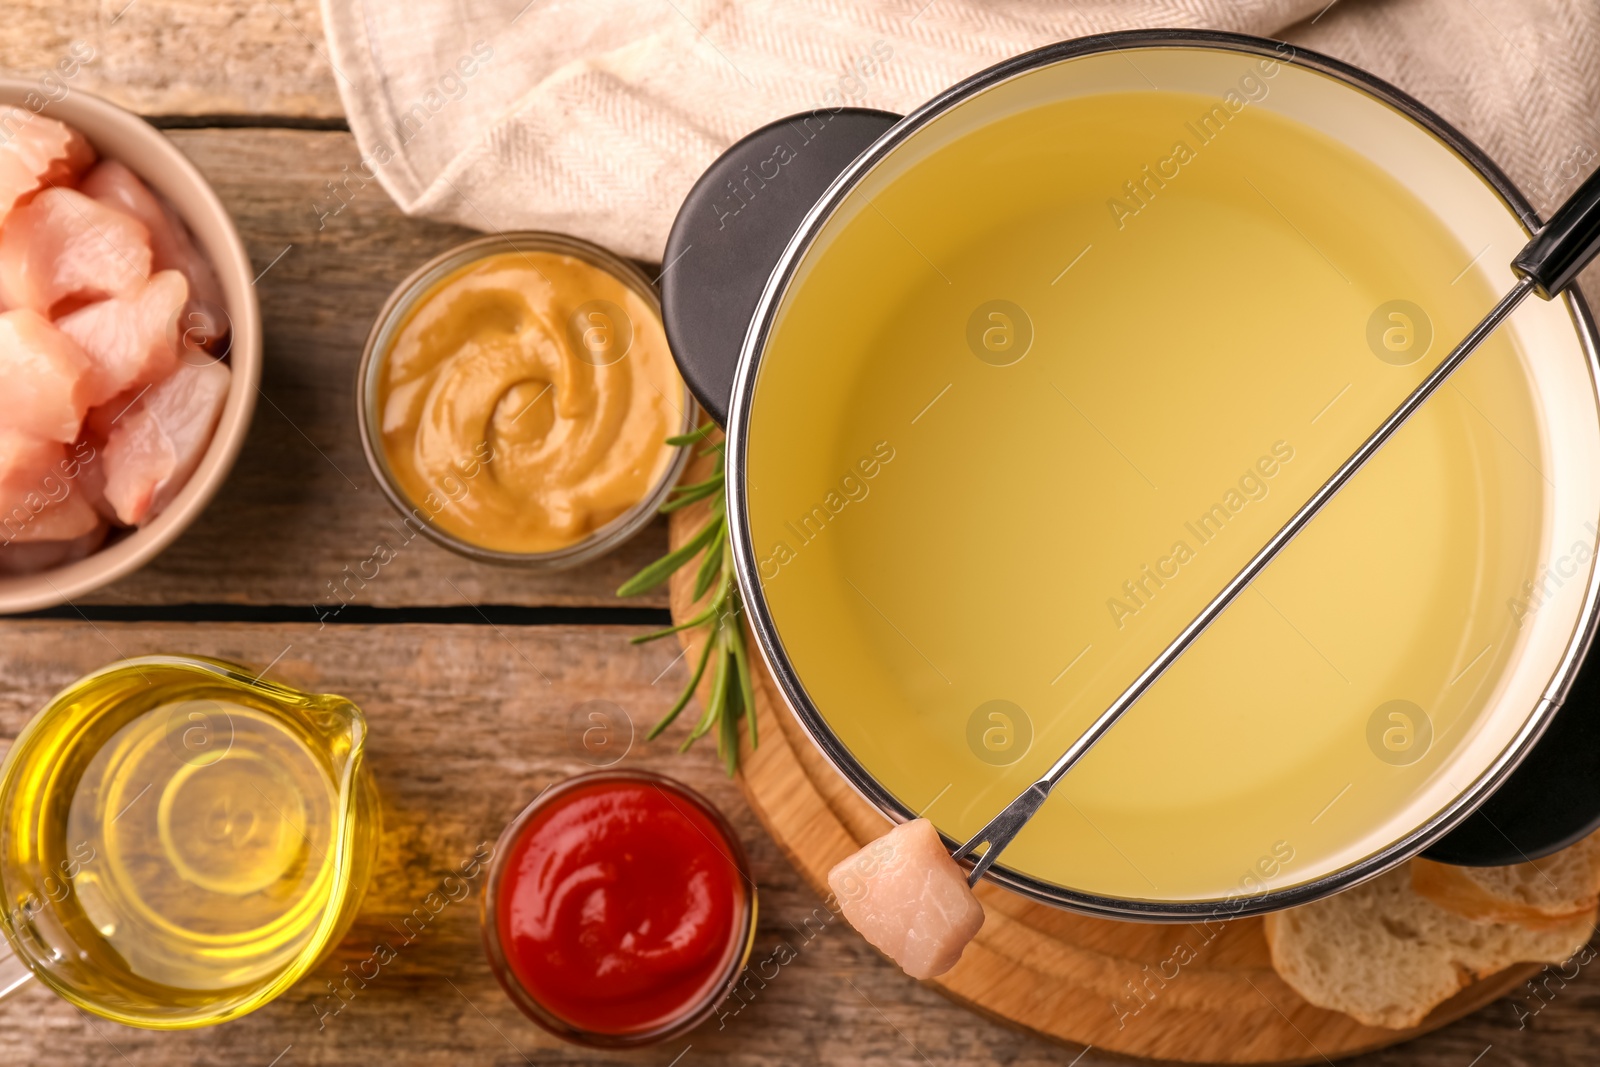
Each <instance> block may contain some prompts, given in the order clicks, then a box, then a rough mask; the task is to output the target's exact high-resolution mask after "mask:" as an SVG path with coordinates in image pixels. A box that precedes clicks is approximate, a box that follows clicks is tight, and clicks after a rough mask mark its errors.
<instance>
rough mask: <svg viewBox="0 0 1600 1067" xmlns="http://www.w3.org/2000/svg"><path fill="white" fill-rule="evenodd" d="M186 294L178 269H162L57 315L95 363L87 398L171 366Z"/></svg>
mask: <svg viewBox="0 0 1600 1067" xmlns="http://www.w3.org/2000/svg"><path fill="white" fill-rule="evenodd" d="M103 165H104V164H102V166H103ZM188 298H189V283H188V282H187V281H185V280H184V277H183V275H182V274H179V273H178V272H177V271H175V270H164V271H162V272H161V273H160V274H152V275H151V276H150V280H149V281H148V282H146V283H145V284H144V287H143V288H141V289H138V290H136V291H135V292H132V293H129V294H128V295H127V296H114V297H111V298H110V299H109V300H101V301H99V302H98V303H94V304H90V305H89V306H88V307H83V308H79V309H78V310H77V311H74V312H73V313H72V314H70V315H67V316H65V317H63V318H60V319H58V320H56V328H57V329H59V330H60V331H61V332H62V333H64V334H66V335H67V336H68V337H70V338H72V339H73V340H74V341H76V342H77V343H78V345H79V347H81V348H82V349H83V350H84V351H85V352H87V353H88V354H89V358H90V360H91V361H92V362H93V364H94V371H95V380H96V385H95V389H94V399H93V401H91V403H93V404H101V403H104V402H105V401H107V400H109V399H111V398H112V397H114V396H116V395H117V394H118V393H121V392H123V391H125V390H128V389H137V388H140V387H141V386H146V385H153V384H155V383H156V382H158V381H160V380H161V379H163V378H165V377H166V376H167V375H169V374H171V373H172V372H173V370H174V369H175V368H176V367H177V365H178V349H177V344H178V314H179V312H181V311H182V310H183V305H184V301H186V300H188Z"/></svg>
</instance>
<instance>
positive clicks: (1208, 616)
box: [951, 275, 1538, 885]
mask: <svg viewBox="0 0 1600 1067" xmlns="http://www.w3.org/2000/svg"><path fill="white" fill-rule="evenodd" d="M1537 285H1538V283H1537V280H1536V279H1535V278H1534V277H1532V276H1531V275H1523V276H1522V277H1521V278H1520V279H1519V280H1518V281H1517V284H1516V285H1514V286H1512V287H1511V290H1510V291H1509V292H1507V293H1506V295H1505V296H1503V297H1501V298H1500V302H1499V303H1498V304H1496V305H1495V306H1494V307H1493V308H1492V309H1491V310H1490V311H1489V313H1488V314H1487V315H1485V316H1484V317H1483V321H1481V322H1479V323H1478V325H1476V326H1474V327H1473V328H1472V332H1470V333H1468V334H1467V336H1466V337H1465V338H1463V339H1462V341H1461V343H1460V344H1458V345H1456V347H1455V349H1454V350H1453V351H1451V353H1450V354H1449V355H1448V356H1446V357H1445V358H1444V359H1443V360H1442V361H1441V362H1440V363H1439V365H1438V366H1437V367H1435V368H1434V369H1433V370H1432V371H1431V372H1430V373H1429V374H1428V376H1427V377H1426V378H1424V379H1422V383H1421V384H1420V385H1418V386H1417V387H1416V388H1415V389H1413V390H1412V391H1411V394H1410V395H1409V396H1407V397H1406V398H1405V399H1404V400H1402V401H1401V402H1400V406H1399V407H1397V408H1395V409H1394V411H1393V412H1392V413H1390V415H1389V417H1388V418H1387V419H1384V420H1383V423H1382V424H1381V425H1380V426H1379V427H1378V428H1377V429H1376V430H1373V431H1372V434H1371V435H1370V436H1369V437H1368V438H1367V439H1366V440H1365V441H1363V442H1361V446H1360V447H1359V448H1357V449H1356V450H1355V451H1354V452H1353V453H1351V455H1350V458H1348V459H1346V460H1345V461H1344V463H1343V464H1341V465H1340V467H1339V469H1338V470H1336V471H1334V472H1333V474H1332V475H1331V476H1330V477H1329V478H1328V480H1327V481H1325V482H1323V483H1322V487H1321V488H1319V489H1318V490H1317V491H1316V492H1315V493H1313V494H1312V495H1311V499H1309V500H1307V501H1306V502H1305V503H1304V504H1302V505H1301V506H1300V509H1299V510H1298V511H1296V512H1295V513H1294V514H1293V515H1292V516H1291V517H1290V518H1289V521H1288V522H1286V523H1284V524H1283V526H1282V527H1281V528H1280V529H1279V530H1278V532H1277V533H1275V534H1273V535H1272V539H1271V540H1270V541H1268V542H1267V543H1266V544H1265V545H1263V546H1262V548H1261V550H1260V551H1259V552H1257V553H1256V554H1255V555H1254V556H1252V557H1251V559H1250V562H1248V563H1246V564H1245V565H1244V566H1243V567H1242V568H1241V569H1240V571H1239V573H1238V574H1235V575H1234V576H1233V578H1232V580H1230V581H1229V582H1228V584H1227V585H1225V586H1223V587H1222V591H1221V592H1220V593H1218V594H1217V595H1216V596H1215V597H1213V598H1212V599H1211V602H1210V603H1209V604H1207V605H1206V606H1205V607H1204V608H1203V609H1201V611H1200V614H1198V615H1196V616H1195V617H1194V619H1193V620H1191V621H1190V623H1189V625H1187V626H1185V627H1184V628H1183V629H1182V630H1181V631H1180V632H1179V633H1178V636H1177V637H1175V638H1173V639H1172V643H1171V644H1169V645H1167V647H1166V648H1165V649H1163V650H1162V651H1161V654H1160V655H1159V656H1157V657H1156V658H1155V659H1154V660H1153V661H1152V662H1151V663H1150V665H1149V666H1148V667H1146V668H1145V669H1144V670H1143V671H1141V672H1140V673H1139V676H1138V677H1137V678H1135V679H1134V680H1133V682H1132V683H1131V684H1130V685H1129V686H1128V688H1126V689H1124V690H1123V691H1122V695H1121V696H1119V697H1117V699H1115V700H1113V701H1112V702H1111V705H1110V706H1109V707H1107V708H1106V710H1105V711H1103V712H1101V713H1100V717H1099V718H1097V719H1095V721H1094V722H1093V723H1091V724H1090V725H1089V728H1088V729H1087V730H1085V731H1084V732H1083V733H1082V734H1079V735H1078V739H1077V740H1076V741H1074V742H1072V744H1071V745H1069V746H1068V747H1067V750H1066V751H1065V752H1063V753H1062V754H1061V758H1060V759H1058V760H1056V761H1055V763H1054V764H1052V765H1051V767H1050V769H1049V770H1048V771H1046V772H1045V773H1044V775H1043V776H1041V777H1040V778H1039V780H1038V781H1036V782H1034V783H1033V784H1032V785H1030V786H1028V788H1026V789H1024V790H1023V791H1022V792H1021V793H1019V794H1018V795H1017V798H1016V799H1015V800H1013V801H1012V802H1011V803H1009V804H1007V805H1006V806H1005V808H1004V809H1003V810H1001V812H1000V814H998V815H996V816H995V817H994V818H993V819H990V820H989V823H988V825H987V826H985V827H984V828H983V829H982V830H979V831H978V832H977V834H975V835H974V836H973V837H972V838H971V840H969V841H967V842H966V844H964V845H962V846H961V847H960V848H958V849H956V850H955V852H953V853H951V856H952V858H953V859H956V860H958V861H959V860H962V859H965V858H967V857H969V856H972V855H973V854H974V852H975V851H976V849H977V848H978V847H979V846H980V845H987V846H988V848H987V849H985V850H984V852H983V854H982V856H980V857H978V858H977V861H976V863H975V864H974V866H973V868H972V872H971V874H970V875H969V876H968V878H967V884H969V885H976V884H977V883H978V879H979V878H982V877H983V874H984V872H985V871H987V870H988V869H989V868H990V866H992V865H993V864H994V861H995V859H996V858H998V857H999V855H1000V852H1001V851H1002V850H1003V849H1004V848H1005V847H1006V846H1007V845H1009V844H1010V843H1011V841H1012V839H1013V838H1015V837H1016V836H1017V834H1018V833H1019V832H1020V831H1021V830H1022V828H1023V826H1025V825H1026V824H1027V822H1028V820H1029V819H1031V818H1032V817H1033V815H1034V813H1035V812H1037V811H1038V810H1039V808H1040V806H1041V805H1042V804H1044V802H1045V798H1047V797H1048V796H1049V795H1050V791H1051V790H1052V789H1054V788H1055V787H1056V783H1058V782H1060V781H1061V779H1062V778H1064V777H1066V774H1067V772H1068V771H1070V770H1072V768H1073V767H1074V766H1075V765H1076V764H1077V762H1078V761H1079V760H1081V759H1082V758H1083V757H1084V756H1085V755H1086V754H1087V753H1088V751H1089V750H1090V749H1091V748H1093V747H1094V745H1095V743H1096V742H1097V741H1099V740H1100V739H1101V738H1102V737H1104V736H1105V734H1106V731H1107V730H1109V729H1111V727H1112V726H1114V725H1116V722H1117V720H1118V719H1120V718H1122V716H1123V715H1124V714H1125V713H1126V712H1127V710H1128V709H1129V708H1131V707H1133V705H1134V703H1135V702H1136V701H1137V700H1138V699H1139V698H1140V697H1142V696H1144V694H1145V693H1146V692H1147V691H1148V690H1149V689H1150V687H1151V686H1152V685H1155V683H1156V680H1157V679H1159V678H1160V677H1161V676H1162V675H1163V674H1165V673H1166V672H1167V668H1168V667H1170V666H1172V664H1173V663H1174V662H1176V660H1177V659H1178V657H1179V656H1181V655H1183V653H1184V652H1185V651H1186V650H1187V649H1188V648H1189V646H1190V645H1192V644H1194V642H1195V640H1196V639H1197V638H1198V637H1199V636H1200V635H1201V634H1202V633H1204V632H1205V631H1206V628H1207V627H1209V626H1210V625H1211V624H1212V623H1213V622H1215V621H1216V619H1217V617H1218V616H1219V615H1221V614H1222V613H1223V611H1224V610H1225V609H1226V608H1227V607H1228V605H1229V604H1232V603H1233V602H1234V600H1235V599H1236V598H1237V597H1238V596H1239V594H1240V593H1242V592H1244V590H1245V589H1246V588H1247V587H1248V586H1249V585H1250V583H1251V582H1252V581H1254V580H1255V577H1256V576H1257V575H1258V574H1260V573H1261V572H1262V571H1263V570H1265V569H1266V566H1267V564H1269V563H1271V562H1272V561H1273V560H1274V559H1275V558H1277V555H1278V553H1280V552H1282V551H1283V549H1284V548H1285V546H1287V545H1288V544H1289V542H1290V541H1292V540H1294V537H1295V535H1296V534H1298V533H1299V532H1300V531H1301V530H1302V529H1304V528H1305V526H1306V524H1307V523H1309V522H1310V521H1311V520H1312V519H1313V518H1315V517H1316V515H1317V512H1319V511H1321V510H1322V509H1323V507H1324V506H1325V505H1326V504H1327V503H1328V501H1330V500H1332V499H1333V498H1334V496H1335V495H1337V494H1338V492H1339V490H1340V489H1342V488H1343V487H1344V485H1345V483H1346V482H1348V481H1349V480H1350V479H1351V478H1352V477H1354V476H1355V473H1356V472H1357V471H1359V470H1360V469H1361V468H1362V467H1364V466H1365V465H1366V463H1367V460H1369V459H1371V458H1372V457H1373V455H1374V454H1375V453H1376V452H1377V451H1378V449H1379V448H1381V447H1382V446H1383V443H1384V442H1385V441H1387V440H1389V438H1390V437H1392V436H1393V435H1394V432H1395V431H1396V430H1398V429H1399V428H1400V427H1401V426H1403V425H1404V424H1405V422H1406V420H1407V419H1409V418H1410V417H1411V416H1412V415H1413V414H1415V412H1416V410H1417V409H1418V408H1419V407H1421V406H1422V404H1423V402H1424V401H1426V400H1427V399H1428V398H1429V397H1430V396H1432V395H1433V394H1434V393H1435V392H1436V391H1438V389H1439V387H1440V386H1441V385H1443V384H1444V383H1445V380H1446V379H1447V378H1449V377H1450V375H1451V374H1453V373H1455V370H1456V368H1457V367H1459V366H1461V364H1462V363H1464V362H1465V361H1466V359H1467V357H1468V356H1470V355H1472V353H1473V352H1474V351H1475V350H1476V349H1477V348H1478V346H1479V345H1481V344H1482V343H1483V342H1484V340H1485V338H1487V337H1488V336H1489V335H1490V334H1491V333H1493V332H1494V330H1495V327H1497V326H1499V325H1500V323H1502V322H1503V321H1505V318H1506V316H1508V315H1510V314H1511V313H1512V312H1513V311H1515V310H1516V308H1517V305H1518V304H1521V303H1522V301H1523V299H1524V298H1526V297H1527V295H1528V294H1529V293H1531V292H1533V291H1534V290H1535V289H1536V288H1537Z"/></svg>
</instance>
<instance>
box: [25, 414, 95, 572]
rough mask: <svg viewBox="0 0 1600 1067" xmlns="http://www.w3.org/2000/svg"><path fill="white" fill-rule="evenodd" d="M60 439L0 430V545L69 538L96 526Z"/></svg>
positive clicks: (77, 470) (77, 469) (76, 469)
mask: <svg viewBox="0 0 1600 1067" xmlns="http://www.w3.org/2000/svg"><path fill="white" fill-rule="evenodd" d="M81 469H82V464H80V463H77V462H75V461H74V460H73V459H72V458H70V457H69V455H68V452H67V446H66V445H64V444H62V443H61V442H59V441H46V440H44V439H43V438H41V437H36V436H34V435H33V434H30V433H26V432H24V431H22V430H16V429H11V428H4V429H0V545H10V544H24V543H30V542H34V541H70V540H72V539H73V538H77V537H81V536H83V535H84V534H86V533H88V532H89V531H90V530H92V529H94V528H95V527H96V526H98V525H100V522H101V519H100V516H99V514H98V513H96V512H95V510H94V506H93V504H92V503H90V501H89V498H88V494H87V493H85V492H83V491H82V487H81V486H80V485H78V484H77V481H76V477H77V475H78V474H79V473H80V472H81Z"/></svg>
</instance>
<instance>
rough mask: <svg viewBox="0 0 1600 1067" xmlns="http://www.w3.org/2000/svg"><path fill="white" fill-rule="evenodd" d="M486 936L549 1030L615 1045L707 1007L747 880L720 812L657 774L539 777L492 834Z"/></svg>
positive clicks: (739, 960) (739, 949)
mask: <svg viewBox="0 0 1600 1067" xmlns="http://www.w3.org/2000/svg"><path fill="white" fill-rule="evenodd" d="M482 909H483V910H482V925H483V941H484V948H485V950H486V951H487V952H488V954H489V964H490V966H491V967H492V968H493V970H494V973H495V977H496V978H498V979H499V980H500V984H501V985H502V986H503V987H504V988H505V991H506V993H507V994H509V995H510V997H511V999H512V1001H513V1002H515V1003H516V1005H517V1007H519V1008H521V1009H522V1011H523V1012H524V1013H525V1014H526V1015H527V1016H528V1017H529V1018H531V1019H532V1020H533V1021H534V1022H536V1023H538V1024H539V1025H540V1026H542V1027H544V1028H545V1029H546V1030H549V1031H550V1032H551V1033H553V1034H555V1035H556V1036H557V1037H561V1038H565V1039H566V1040H568V1041H572V1042H574V1043H576V1044H580V1045H591V1046H596V1047H601V1048H622V1047H631V1046H638V1045H648V1044H653V1043H655V1042H657V1041H665V1040H667V1039H669V1038H672V1037H676V1036H678V1035H680V1034H683V1033H687V1032H688V1031H689V1030H692V1029H694V1028H695V1027H696V1026H698V1025H700V1023H702V1022H704V1021H705V1020H706V1019H707V1018H709V1017H710V1015H711V1013H712V1012H713V1011H714V1010H715V1009H716V1006H717V1005H718V1004H719V1003H721V1001H722V999H723V997H724V996H725V995H726V994H727V992H728V990H729V989H731V988H732V985H733V982H734V980H735V979H736V978H737V977H738V975H739V972H740V970H741V969H743V967H744V965H745V961H746V960H747V959H748V958H749V956H750V947H751V944H752V943H753V941H754V940H755V928H756V888H755V881H754V879H752V878H751V876H750V863H749V859H748V858H747V857H746V856H745V852H744V847H743V846H742V845H741V844H740V843H739V838H738V836H737V835H736V834H735V833H734V831H733V828H732V827H731V826H729V825H728V821H727V820H726V819H724V818H723V817H722V814H721V813H720V812H718V811H717V809H716V808H714V807H712V806H711V803H710V802H709V801H707V800H706V799H705V798H704V797H702V796H700V794H698V793H696V792H695V791H694V790H692V789H690V788H688V787H687V786H685V785H682V784H681V783H678V782H675V781H673V780H672V779H670V778H666V777H663V776H661V775H659V774H651V773H649V772H647V771H634V770H605V771H596V772H593V773H590V774H581V775H578V776H577V777H575V778H569V779H567V780H566V781H564V782H560V783H558V784H557V785H554V786H551V787H550V788H549V789H547V790H545V791H544V792H543V793H541V794H540V795H539V796H538V797H537V798H536V799H535V800H534V801H533V803H531V804H529V805H528V806H527V807H526V808H524V809H523V811H522V814H520V815H518V816H517V817H516V818H515V819H513V820H512V822H511V824H510V825H509V826H507V827H506V829H505V832H504V833H502V834H501V835H500V841H499V843H498V845H497V846H496V848H495V856H494V860H493V862H492V864H491V865H490V869H489V883H488V887H487V889H486V891H485V892H484V895H483V904H482Z"/></svg>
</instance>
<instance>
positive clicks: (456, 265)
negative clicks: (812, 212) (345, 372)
mask: <svg viewBox="0 0 1600 1067" xmlns="http://www.w3.org/2000/svg"><path fill="white" fill-rule="evenodd" d="M502 252H553V253H556V254H558V255H566V256H571V257H573V258H574V259H580V260H583V261H584V262H586V263H588V264H590V265H591V266H594V267H598V268H599V269H600V270H603V271H605V272H606V273H607V274H610V275H612V276H613V277H615V278H616V279H617V280H618V281H620V282H622V283H623V284H624V285H626V286H627V287H628V288H630V289H632V290H633V291H634V292H635V293H636V294H638V296H639V298H640V299H642V300H643V301H644V302H645V303H646V304H647V305H648V306H649V307H650V309H651V311H652V312H653V313H654V314H655V316H656V318H657V319H660V317H661V298H660V297H659V296H658V295H657V293H656V290H655V286H654V284H652V283H651V281H650V279H649V277H647V276H646V275H645V273H644V272H643V271H641V270H640V269H639V268H638V267H636V266H634V265H633V264H632V263H629V262H628V261H627V260H625V259H622V258H620V257H619V256H617V255H615V254H613V253H611V252H609V251H607V250H606V249H604V248H601V247H600V246H599V245H597V244H594V243H592V242H589V241H585V240H582V239H580V238H577V237H569V236H567V235H566V234H561V233H547V232H542V231H533V230H529V231H522V232H515V233H501V234H495V235H493V236H488V237H479V238H477V239H475V240H472V241H468V242H467V243H465V244H461V245H457V246H456V247H454V248H452V249H449V250H448V251H445V252H443V253H441V254H439V255H437V256H435V257H434V258H433V259H430V260H428V262H426V263H424V264H423V265H422V266H421V267H418V268H417V269H416V270H415V271H413V272H412V274H411V276H410V277H408V278H407V279H406V280H405V281H403V282H401V283H400V284H399V285H398V286H396V287H395V290H394V292H393V293H391V294H389V299H388V300H387V301H385V302H384V305H383V309H382V310H381V311H379V312H378V318H377V320H376V321H375V322H374V323H373V324H372V332H371V333H369V334H368V335H367V345H366V348H365V349H364V350H363V351H362V353H361V364H360V367H359V368H358V369H357V371H356V423H357V425H358V426H359V427H360V433H361V448H362V451H364V452H365V453H366V455H367V466H368V467H370V468H371V470H372V474H373V477H375V478H376V479H377V480H378V486H379V488H381V489H382V490H383V495H384V496H385V497H387V498H388V500H389V503H390V504H392V505H394V507H395V509H396V510H397V511H399V512H400V514H401V515H404V516H406V517H407V518H414V512H415V511H416V510H417V509H418V508H419V507H420V506H421V505H420V502H419V501H415V500H412V499H411V498H410V497H409V496H407V495H406V492H405V490H404V489H403V488H401V486H400V484H399V483H398V482H397V481H396V480H395V477H394V472H393V471H392V470H390V469H389V458H388V455H387V454H386V453H385V452H384V447H383V431H382V427H383V416H382V412H381V411H380V410H379V407H378V386H379V372H380V371H381V370H382V369H383V364H384V359H385V358H387V356H388V353H389V349H390V347H391V346H392V345H393V344H394V339H395V334H396V333H397V332H398V331H399V329H400V327H401V325H402V324H403V323H404V322H405V320H406V318H407V316H408V315H409V314H410V312H411V309H412V308H413V307H414V306H416V303H417V301H418V300H419V299H420V298H421V297H423V296H424V295H426V294H427V293H428V292H429V291H430V290H432V289H433V287H434V286H435V285H436V284H437V283H438V282H440V281H441V280H443V279H444V278H446V277H448V276H449V275H451V274H452V273H454V272H455V271H457V270H459V269H460V268H462V267H464V266H466V265H467V264H469V263H473V262H475V261H477V260H480V259H485V258H487V257H489V256H493V255H497V254H499V253H502ZM681 406H682V411H683V419H682V422H681V424H680V426H679V427H678V430H677V432H678V433H679V434H686V433H688V432H690V431H691V430H693V429H694V428H695V426H696V425H697V424H698V419H699V408H698V407H697V406H696V404H695V400H694V394H692V393H691V392H690V391H689V387H688V386H687V385H684V386H683V394H682V401H681ZM688 462H689V449H687V448H684V447H681V446H680V447H678V448H677V449H676V451H675V452H674V453H673V456H672V460H671V462H669V463H668V464H667V466H666V469H665V470H663V471H662V473H661V477H660V479H659V480H658V481H657V482H656V484H655V486H654V487H653V488H652V489H651V490H650V492H649V493H648V494H646V495H645V497H644V498H643V499H642V500H640V501H639V502H638V503H636V504H634V505H633V507H631V508H629V509H628V510H627V511H625V512H623V513H622V514H621V515H618V516H617V517H616V518H614V519H612V520H611V521H610V522H608V523H606V524H605V525H604V526H602V527H600V528H599V529H597V530H591V531H590V532H589V533H588V534H587V535H585V536H584V537H583V539H582V540H579V541H575V542H573V543H572V544H570V545H567V546H565V547H563V548H557V549H553V550H551V551H549V552H502V551H499V550H497V549H492V548H484V547H483V546H481V545H475V544H473V543H472V542H470V541H466V540H464V539H462V538H460V537H457V536H456V535H455V534H453V533H450V532H449V531H448V530H444V529H441V528H440V527H439V526H438V525H437V524H435V523H433V522H425V523H421V524H420V527H421V530H422V532H423V534H425V535H426V536H427V537H428V538H429V539H430V540H432V541H433V542H435V543H436V544H439V545H443V546H444V547H445V548H448V549H449V550H450V551H452V552H455V553H458V554H460V555H463V556H466V557H467V558H468V559H473V560H477V561H478V562H479V563H494V564H499V565H500V566H505V567H521V568H526V569H529V570H546V571H560V570H566V569H568V568H570V567H576V566H578V565H579V564H582V563H587V562H588V561H589V560H592V559H597V558H599V557H600V556H603V555H605V554H606V553H607V552H610V551H611V550H612V549H614V548H617V547H618V546H619V545H621V544H622V543H623V542H624V541H627V540H628V539H629V538H631V537H632V536H633V535H634V534H636V533H638V532H639V531H640V530H641V529H643V528H644V527H645V526H647V525H649V523H650V520H651V519H653V518H655V515H656V509H657V508H659V507H660V506H661V504H662V503H663V502H664V501H665V500H666V498H667V494H668V493H670V492H671V491H672V487H673V486H675V485H677V484H678V477H679V476H680V475H681V474H682V473H683V468H684V466H685V465H686V464H687V463H688Z"/></svg>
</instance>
